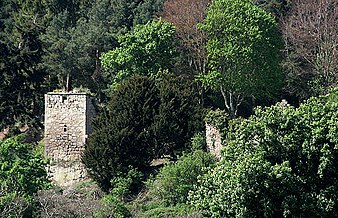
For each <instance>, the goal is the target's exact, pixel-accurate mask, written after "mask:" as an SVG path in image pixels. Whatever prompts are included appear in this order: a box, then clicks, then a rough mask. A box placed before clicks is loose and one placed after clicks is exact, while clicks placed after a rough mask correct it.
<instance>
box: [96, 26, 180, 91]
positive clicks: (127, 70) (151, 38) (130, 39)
mask: <svg viewBox="0 0 338 218" xmlns="http://www.w3.org/2000/svg"><path fill="white" fill-rule="evenodd" d="M174 32H175V28H174V27H173V26H172V25H170V24H169V23H166V22H162V21H161V20H153V21H149V22H148V23H147V24H145V25H137V26H136V27H135V28H134V29H133V31H132V32H130V33H127V34H125V35H121V36H119V37H118V41H119V44H120V46H119V47H117V48H115V49H114V50H111V51H109V52H107V53H105V54H104V55H102V57H101V58H102V66H103V67H104V70H105V74H106V75H105V77H106V78H107V80H108V84H109V85H110V90H111V91H110V92H112V91H113V90H114V89H116V87H117V86H118V85H119V84H120V83H121V82H122V81H123V80H125V79H126V78H128V77H130V76H132V75H135V74H139V75H145V76H156V75H157V74H158V73H162V72H164V71H166V70H169V69H170V68H171V67H172V61H173V58H174V57H175V40H174V37H173V36H174Z"/></svg>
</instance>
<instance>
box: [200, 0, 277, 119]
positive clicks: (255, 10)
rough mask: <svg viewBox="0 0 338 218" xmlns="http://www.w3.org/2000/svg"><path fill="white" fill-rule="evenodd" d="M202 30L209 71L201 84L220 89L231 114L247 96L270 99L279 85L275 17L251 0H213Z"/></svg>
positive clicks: (234, 112)
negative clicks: (205, 38) (205, 35)
mask: <svg viewBox="0 0 338 218" xmlns="http://www.w3.org/2000/svg"><path fill="white" fill-rule="evenodd" d="M201 28H202V30H204V31H205V32H206V33H207V34H208V42H207V53H208V57H209V63H210V68H211V70H210V71H209V72H208V73H207V75H201V76H200V79H201V81H202V83H203V84H204V85H205V86H207V87H210V88H212V89H214V90H215V91H220V92H221V93H222V96H223V98H224V102H225V107H226V109H227V110H228V112H229V114H230V117H232V118H234V117H235V116H236V115H237V110H238V106H240V105H241V103H242V101H243V100H244V99H245V98H247V97H251V98H256V99H258V100H261V99H263V98H264V99H269V98H272V97H274V96H276V94H277V93H278V91H279V90H280V89H281V87H282V81H283V77H282V74H281V70H280V66H279V64H280V57H279V52H280V48H281V45H282V41H281V37H280V36H279V35H280V34H278V31H277V24H276V22H275V20H274V18H273V17H272V16H271V15H270V14H268V13H267V12H265V11H264V10H263V9H261V8H259V7H258V6H255V5H254V4H253V3H252V2H251V1H250V0H244V1H242V0H215V1H212V3H211V5H210V7H209V11H208V14H207V17H206V19H205V22H204V24H202V25H201Z"/></svg>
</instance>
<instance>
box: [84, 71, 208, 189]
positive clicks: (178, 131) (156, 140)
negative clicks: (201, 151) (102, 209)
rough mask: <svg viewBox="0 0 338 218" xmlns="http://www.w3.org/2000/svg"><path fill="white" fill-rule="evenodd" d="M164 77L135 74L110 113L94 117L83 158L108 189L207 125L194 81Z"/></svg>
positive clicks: (119, 92) (115, 97) (115, 98)
mask: <svg viewBox="0 0 338 218" xmlns="http://www.w3.org/2000/svg"><path fill="white" fill-rule="evenodd" d="M183 81H184V80H183V79H182V78H175V77H165V78H162V81H158V82H157V83H158V84H156V83H155V82H154V81H153V80H152V79H149V78H147V77H144V76H143V77H140V76H136V77H131V78H129V79H127V80H125V81H124V82H122V84H121V85H120V86H119V87H118V88H117V89H116V91H115V93H114V95H113V96H112V99H111V101H110V103H109V105H108V108H107V110H106V111H104V112H102V113H101V114H100V115H99V116H98V118H96V119H95V120H94V121H93V125H94V132H93V134H92V135H90V136H89V139H88V142H87V143H86V146H85V151H84V156H83V162H84V164H85V165H86V166H87V168H88V169H89V173H90V174H91V176H92V177H93V178H94V179H95V180H96V181H97V182H98V183H99V184H100V186H101V187H102V188H103V189H104V190H106V191H107V190H109V189H110V188H111V183H110V181H111V179H113V178H114V177H116V176H117V175H120V174H121V173H122V174H123V173H126V172H127V171H128V170H129V168H130V166H131V167H133V168H135V169H138V170H144V169H145V167H147V166H149V163H150V161H151V160H153V158H155V157H158V156H161V155H163V154H173V153H174V152H175V151H177V150H182V149H183V147H184V145H185V144H186V143H187V142H188V140H189V139H190V138H191V137H192V135H193V134H194V132H195V131H200V129H201V127H202V124H203V123H202V116H201V109H200V107H199V105H198V100H197V96H196V94H195V93H196V92H195V90H194V88H193V86H192V84H191V82H190V81H188V80H185V81H186V82H183Z"/></svg>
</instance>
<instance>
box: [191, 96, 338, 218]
mask: <svg viewBox="0 0 338 218" xmlns="http://www.w3.org/2000/svg"><path fill="white" fill-rule="evenodd" d="M337 111H338V89H335V90H333V91H332V92H331V93H330V94H329V95H327V96H322V97H318V98H311V99H310V100H308V101H306V102H304V103H303V104H301V105H300V107H299V108H294V107H290V106H286V107H285V106H282V105H276V106H272V107H266V108H257V109H256V111H255V115H253V116H251V117H250V118H248V119H244V120H242V121H241V122H239V121H234V122H230V123H229V130H228V134H227V140H226V145H225V149H224V151H223V159H222V161H221V162H220V163H219V164H217V166H216V167H214V168H210V169H209V171H208V173H206V174H204V175H203V176H202V177H201V178H200V179H199V181H198V186H197V188H196V190H195V191H194V192H192V193H191V194H190V197H189V200H190V203H191V204H192V205H195V206H196V207H197V208H198V209H199V210H202V211H203V213H204V215H205V216H212V217H290V216H295V217H335V216H336V214H337V212H338V198H337V193H338V183H337V180H338V165H337V161H338V113H337Z"/></svg>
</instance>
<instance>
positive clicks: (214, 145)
mask: <svg viewBox="0 0 338 218" xmlns="http://www.w3.org/2000/svg"><path fill="white" fill-rule="evenodd" d="M205 133H206V137H205V138H206V142H207V149H208V151H209V152H211V153H212V154H214V155H215V156H216V157H217V158H218V159H221V150H222V147H223V145H222V139H221V133H220V131H219V130H218V129H217V128H216V127H214V126H213V125H211V124H208V123H205Z"/></svg>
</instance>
